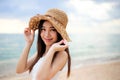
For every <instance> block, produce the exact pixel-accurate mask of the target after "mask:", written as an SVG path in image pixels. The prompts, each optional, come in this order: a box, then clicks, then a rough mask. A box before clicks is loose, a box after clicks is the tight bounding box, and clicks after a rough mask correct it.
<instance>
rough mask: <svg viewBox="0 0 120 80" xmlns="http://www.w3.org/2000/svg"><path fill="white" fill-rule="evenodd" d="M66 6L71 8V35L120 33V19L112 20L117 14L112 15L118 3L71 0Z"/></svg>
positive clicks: (69, 27)
mask: <svg viewBox="0 0 120 80" xmlns="http://www.w3.org/2000/svg"><path fill="white" fill-rule="evenodd" d="M66 4H67V7H69V8H71V11H69V13H68V15H69V23H68V32H69V33H74V34H75V33H76V34H101V35H103V34H104V35H107V34H111V33H120V28H119V27H120V24H119V23H120V19H119V18H117V19H116V18H112V17H113V16H114V15H115V14H113V15H110V13H111V12H113V11H114V9H115V6H116V3H111V2H102V3H96V2H94V1H92V0H87V1H83V0H74V1H73V0H69V2H68V3H66ZM113 7H114V8H113ZM117 12H119V11H117Z"/></svg>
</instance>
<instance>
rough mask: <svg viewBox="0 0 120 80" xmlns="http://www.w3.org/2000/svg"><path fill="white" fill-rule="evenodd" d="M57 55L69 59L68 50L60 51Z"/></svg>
mask: <svg viewBox="0 0 120 80" xmlns="http://www.w3.org/2000/svg"><path fill="white" fill-rule="evenodd" d="M57 57H59V58H65V59H67V57H68V53H67V52H66V51H60V52H59V53H58V55H57Z"/></svg>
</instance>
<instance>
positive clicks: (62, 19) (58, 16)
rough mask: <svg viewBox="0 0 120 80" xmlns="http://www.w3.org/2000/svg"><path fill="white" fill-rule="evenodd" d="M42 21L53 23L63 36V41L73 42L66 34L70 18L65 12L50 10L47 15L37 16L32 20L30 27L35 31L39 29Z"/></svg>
mask: <svg viewBox="0 0 120 80" xmlns="http://www.w3.org/2000/svg"><path fill="white" fill-rule="evenodd" d="M41 20H47V21H49V22H51V23H52V25H53V26H54V28H55V29H56V30H57V31H58V33H59V34H61V36H62V37H63V39H66V40H67V41H71V40H70V38H69V36H68V34H67V32H66V26H67V23H68V17H67V15H66V13H65V12H64V11H61V10H59V9H50V10H48V11H47V12H46V13H45V15H40V14H37V15H36V16H34V17H32V18H31V19H30V21H29V27H30V28H31V29H33V30H36V29H38V26H39V23H40V21H41Z"/></svg>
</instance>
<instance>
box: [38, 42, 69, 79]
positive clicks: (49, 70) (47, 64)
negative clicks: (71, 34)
mask: <svg viewBox="0 0 120 80" xmlns="http://www.w3.org/2000/svg"><path fill="white" fill-rule="evenodd" d="M63 42H64V41H60V42H59V43H55V44H53V45H52V47H51V48H50V49H49V51H48V53H47V54H46V55H45V56H44V58H45V59H44V61H43V63H42V64H41V67H40V68H39V70H38V73H37V76H36V80H50V79H51V78H52V77H53V76H54V75H55V74H56V73H57V72H58V71H60V70H61V69H62V68H63V66H64V65H65V63H66V61H67V53H66V52H65V51H64V50H65V49H66V48H67V47H68V46H67V44H65V45H60V44H62V43H63ZM56 51H59V53H58V55H57V57H56V58H55V60H54V62H53V64H52V65H51V63H52V59H53V55H54V54H55V52H56Z"/></svg>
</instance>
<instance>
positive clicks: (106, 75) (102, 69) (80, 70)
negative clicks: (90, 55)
mask: <svg viewBox="0 0 120 80" xmlns="http://www.w3.org/2000/svg"><path fill="white" fill-rule="evenodd" d="M65 76H66V72H65V71H63V72H62V73H61V74H60V75H59V77H58V80H120V60H111V61H107V62H102V63H90V64H85V65H82V66H79V67H73V68H72V69H71V75H70V77H69V78H65ZM0 80H30V77H29V73H28V72H27V73H23V74H15V75H11V76H10V75H9V76H6V77H3V78H1V79H0Z"/></svg>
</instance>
